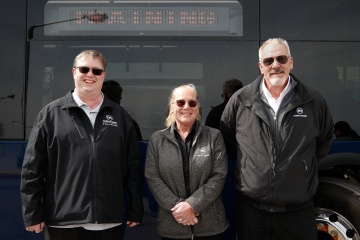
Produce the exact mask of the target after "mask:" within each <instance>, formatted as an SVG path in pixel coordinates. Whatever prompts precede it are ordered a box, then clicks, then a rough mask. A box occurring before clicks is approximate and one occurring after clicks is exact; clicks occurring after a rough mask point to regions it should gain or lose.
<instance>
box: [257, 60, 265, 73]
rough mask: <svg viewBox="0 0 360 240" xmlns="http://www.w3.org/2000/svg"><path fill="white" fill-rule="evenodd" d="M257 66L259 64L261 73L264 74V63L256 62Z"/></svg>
mask: <svg viewBox="0 0 360 240" xmlns="http://www.w3.org/2000/svg"><path fill="white" fill-rule="evenodd" d="M258 66H259V69H260V72H261V74H264V65H262V64H261V62H258Z"/></svg>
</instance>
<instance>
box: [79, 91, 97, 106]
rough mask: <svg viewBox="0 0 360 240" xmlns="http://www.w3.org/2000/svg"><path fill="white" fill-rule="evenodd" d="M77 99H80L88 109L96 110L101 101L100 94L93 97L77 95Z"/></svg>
mask: <svg viewBox="0 0 360 240" xmlns="http://www.w3.org/2000/svg"><path fill="white" fill-rule="evenodd" d="M78 95H79V94H78ZM79 97H80V99H81V101H83V102H84V103H86V104H87V105H88V106H89V107H90V109H94V108H96V107H97V106H98V105H99V104H100V102H101V101H102V94H101V93H100V94H97V95H95V96H94V95H79Z"/></svg>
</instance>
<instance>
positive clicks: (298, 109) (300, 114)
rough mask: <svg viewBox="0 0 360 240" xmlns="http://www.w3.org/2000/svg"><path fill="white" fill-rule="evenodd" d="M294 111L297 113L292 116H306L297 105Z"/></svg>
mask: <svg viewBox="0 0 360 240" xmlns="http://www.w3.org/2000/svg"><path fill="white" fill-rule="evenodd" d="M296 113H297V114H295V115H293V117H305V118H306V117H307V115H306V114H304V109H303V108H301V107H298V108H297V109H296Z"/></svg>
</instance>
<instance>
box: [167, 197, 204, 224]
mask: <svg viewBox="0 0 360 240" xmlns="http://www.w3.org/2000/svg"><path fill="white" fill-rule="evenodd" d="M171 211H172V215H173V217H174V219H175V221H177V222H178V223H180V224H182V225H184V226H190V225H195V224H196V223H198V219H197V217H196V216H199V214H196V213H195V212H194V209H193V208H192V207H191V205H190V204H189V203H187V202H180V203H178V204H176V205H175V206H174V207H173V208H172V209H171Z"/></svg>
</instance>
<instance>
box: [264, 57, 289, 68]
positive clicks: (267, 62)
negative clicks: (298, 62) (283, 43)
mask: <svg viewBox="0 0 360 240" xmlns="http://www.w3.org/2000/svg"><path fill="white" fill-rule="evenodd" d="M275 59H276V61H277V62H278V63H280V64H285V63H287V62H288V60H289V57H288V56H286V55H281V56H277V57H275V58H274V57H269V58H264V59H263V60H262V63H263V64H264V65H265V66H270V65H271V64H273V63H274V61H275Z"/></svg>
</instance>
